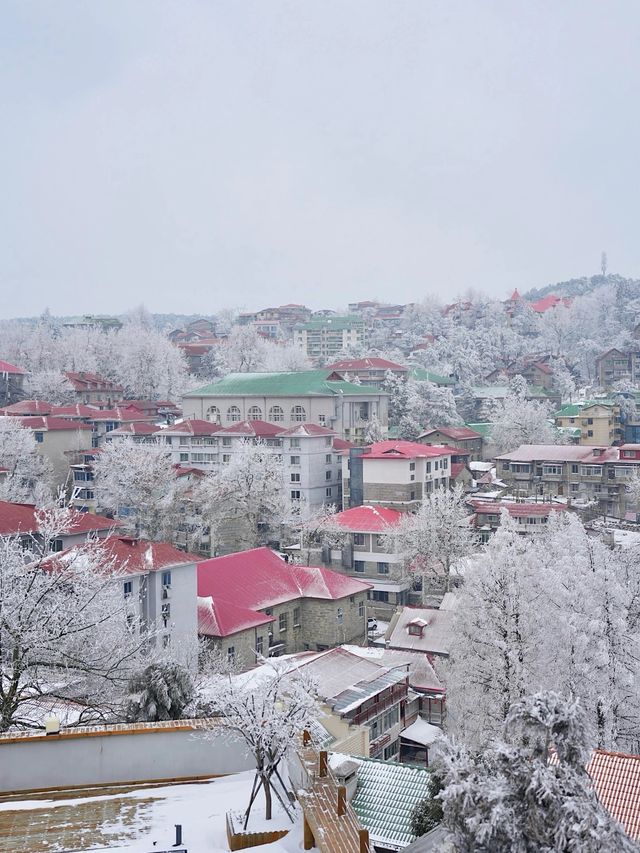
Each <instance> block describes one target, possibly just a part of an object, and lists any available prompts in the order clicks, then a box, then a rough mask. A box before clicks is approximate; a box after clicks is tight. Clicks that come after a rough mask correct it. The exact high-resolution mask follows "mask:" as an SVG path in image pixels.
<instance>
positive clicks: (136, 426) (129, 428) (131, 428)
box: [107, 421, 158, 440]
mask: <svg viewBox="0 0 640 853" xmlns="http://www.w3.org/2000/svg"><path fill="white" fill-rule="evenodd" d="M157 431H158V427H157V426H156V425H155V424H150V423H147V421H129V423H126V424H123V425H122V426H121V427H118V429H112V430H111V432H108V433H107V438H108V439H109V440H110V439H111V437H112V436H114V435H155V434H156V433H157Z"/></svg>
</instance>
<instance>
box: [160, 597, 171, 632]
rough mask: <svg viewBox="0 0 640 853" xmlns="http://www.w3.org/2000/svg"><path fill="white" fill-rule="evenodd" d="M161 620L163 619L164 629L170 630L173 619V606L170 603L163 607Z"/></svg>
mask: <svg viewBox="0 0 640 853" xmlns="http://www.w3.org/2000/svg"><path fill="white" fill-rule="evenodd" d="M161 618H162V627H163V628H168V627H169V620H170V619H171V605H170V604H169V603H167V604H163V605H162V611H161Z"/></svg>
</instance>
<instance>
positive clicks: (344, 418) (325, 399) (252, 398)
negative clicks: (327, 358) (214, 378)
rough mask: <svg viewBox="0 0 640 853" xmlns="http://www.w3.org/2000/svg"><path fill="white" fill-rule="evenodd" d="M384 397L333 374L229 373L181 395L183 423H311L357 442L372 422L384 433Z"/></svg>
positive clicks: (285, 426)
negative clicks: (378, 424)
mask: <svg viewBox="0 0 640 853" xmlns="http://www.w3.org/2000/svg"><path fill="white" fill-rule="evenodd" d="M387 397H388V395H387V393H386V392H385V391H381V390H380V389H378V388H375V387H371V386H365V385H356V384H355V383H353V382H347V381H345V380H344V379H343V378H342V377H341V376H340V375H339V374H337V373H334V372H333V371H331V370H328V369H324V370H303V371H299V372H296V373H230V374H229V375H228V376H225V377H224V379H221V380H220V381H219V382H214V383H213V384H211V385H205V386H204V387H203V388H198V389H196V390H195V391H190V392H189V393H187V394H185V395H184V397H183V399H182V408H183V412H184V417H185V418H197V419H199V420H209V421H212V422H213V423H219V424H221V425H222V426H230V425H231V424H233V423H238V422H240V421H256V420H257V421H267V422H269V423H273V424H278V425H281V426H282V428H283V429H288V428H290V427H293V426H297V425H299V424H300V423H313V424H319V425H320V426H324V427H328V428H330V429H332V430H334V431H335V432H336V433H337V434H338V435H339V436H340V437H341V438H344V439H347V440H348V441H354V442H356V443H361V442H363V441H364V437H365V432H366V429H367V426H368V425H369V423H370V422H371V419H372V418H374V417H375V418H377V419H378V421H379V422H380V425H381V426H382V429H383V430H386V428H387V422H388V417H387Z"/></svg>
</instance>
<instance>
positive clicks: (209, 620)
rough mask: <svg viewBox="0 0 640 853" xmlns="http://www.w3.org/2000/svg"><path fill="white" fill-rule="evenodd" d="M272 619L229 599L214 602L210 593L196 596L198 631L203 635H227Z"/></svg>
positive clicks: (273, 618) (272, 619)
mask: <svg viewBox="0 0 640 853" xmlns="http://www.w3.org/2000/svg"><path fill="white" fill-rule="evenodd" d="M274 621H275V617H273V616H267V615H266V614H264V613H260V612H258V611H256V610H250V609H249V608H247V607H238V606H237V605H236V604H234V603H233V602H230V601H220V600H219V601H217V602H214V600H213V598H212V597H211V596H210V595H207V596H198V633H199V634H200V635H201V636H203V637H227V636H229V635H230V634H237V633H238V631H246V630H247V628H257V627H258V626H259V625H267V624H268V623H269V622H274Z"/></svg>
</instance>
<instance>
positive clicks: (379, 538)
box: [376, 533, 384, 548]
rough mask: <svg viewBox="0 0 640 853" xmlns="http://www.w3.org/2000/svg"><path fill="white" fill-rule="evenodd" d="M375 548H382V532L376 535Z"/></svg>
mask: <svg viewBox="0 0 640 853" xmlns="http://www.w3.org/2000/svg"><path fill="white" fill-rule="evenodd" d="M376 548H384V533H378V534H377V535H376Z"/></svg>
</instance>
